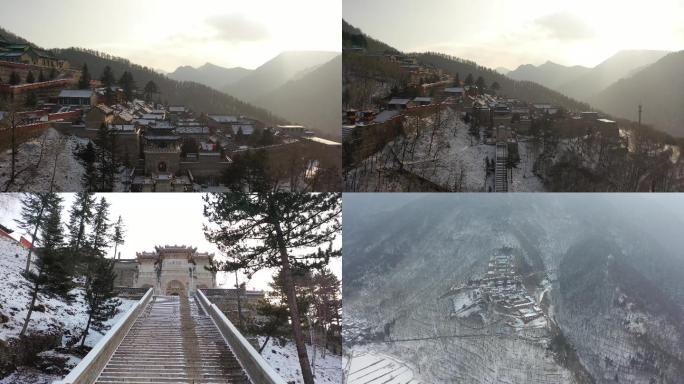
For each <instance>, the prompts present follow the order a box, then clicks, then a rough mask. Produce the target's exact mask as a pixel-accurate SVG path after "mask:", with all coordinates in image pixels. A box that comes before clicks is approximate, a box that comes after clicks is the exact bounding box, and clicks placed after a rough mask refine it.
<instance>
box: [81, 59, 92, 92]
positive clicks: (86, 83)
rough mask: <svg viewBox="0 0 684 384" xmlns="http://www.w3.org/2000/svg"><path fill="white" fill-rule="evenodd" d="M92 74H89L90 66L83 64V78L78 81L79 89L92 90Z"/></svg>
mask: <svg viewBox="0 0 684 384" xmlns="http://www.w3.org/2000/svg"><path fill="white" fill-rule="evenodd" d="M90 80H91V77H90V72H88V64H83V68H82V69H81V78H80V79H79V80H78V89H89V88H90Z"/></svg>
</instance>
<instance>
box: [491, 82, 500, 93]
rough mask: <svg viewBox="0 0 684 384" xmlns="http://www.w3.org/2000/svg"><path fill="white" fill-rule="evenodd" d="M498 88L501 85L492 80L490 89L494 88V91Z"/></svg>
mask: <svg viewBox="0 0 684 384" xmlns="http://www.w3.org/2000/svg"><path fill="white" fill-rule="evenodd" d="M499 89H501V85H500V84H499V83H498V82H496V81H495V82H493V83H492V90H494V91H495V92H496V91H498V90H499Z"/></svg>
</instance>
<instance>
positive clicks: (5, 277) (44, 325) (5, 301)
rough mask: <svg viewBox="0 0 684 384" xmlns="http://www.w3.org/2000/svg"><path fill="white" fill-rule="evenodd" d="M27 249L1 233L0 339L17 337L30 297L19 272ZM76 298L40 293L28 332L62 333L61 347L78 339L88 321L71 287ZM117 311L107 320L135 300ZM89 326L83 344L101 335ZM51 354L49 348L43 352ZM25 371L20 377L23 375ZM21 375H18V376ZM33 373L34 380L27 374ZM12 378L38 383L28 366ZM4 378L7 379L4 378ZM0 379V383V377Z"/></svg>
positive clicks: (71, 362) (70, 363)
mask: <svg viewBox="0 0 684 384" xmlns="http://www.w3.org/2000/svg"><path fill="white" fill-rule="evenodd" d="M26 256H27V250H26V249H24V248H23V247H21V246H20V245H19V244H18V243H16V242H14V241H12V240H9V239H7V238H4V237H0V314H2V315H3V316H0V318H2V319H3V320H5V319H6V321H4V323H2V324H0V340H1V341H4V342H8V341H10V339H13V338H17V337H18V336H19V333H20V331H21V327H22V325H23V322H24V319H25V318H26V313H27V306H28V304H29V301H30V296H29V290H28V288H27V287H26V286H25V284H24V282H25V279H24V278H23V277H22V276H21V273H22V271H23V270H24V268H25V266H26ZM74 293H75V294H76V301H75V302H73V303H70V304H67V303H65V302H63V301H61V300H58V299H54V298H48V297H44V296H40V297H39V300H38V301H37V302H36V306H37V307H38V308H37V309H36V310H34V311H33V314H32V315H31V320H30V322H29V326H28V331H27V333H28V334H44V335H57V336H60V335H61V344H62V347H65V346H67V345H70V344H72V343H74V342H75V341H77V340H78V339H79V337H80V335H81V334H82V332H83V329H84V328H85V325H86V321H87V314H86V307H85V304H84V302H83V292H82V291H81V290H74ZM121 301H122V303H121V306H119V308H118V313H117V315H116V316H115V317H114V318H112V319H111V320H109V321H108V322H107V324H108V325H112V324H115V323H116V322H117V321H118V320H119V319H120V317H121V316H122V315H123V314H124V313H125V312H126V311H127V310H128V309H129V308H130V307H131V306H132V305H133V304H134V303H135V302H136V301H134V300H121ZM105 332H106V331H103V333H99V332H97V331H96V330H93V329H92V328H91V332H89V335H88V337H87V338H86V345H88V346H91V347H92V346H94V345H95V343H97V341H98V340H99V339H100V338H101V337H102V336H103V335H104V333H105ZM44 353H47V354H50V353H51V352H49V351H47V352H44ZM61 357H64V358H66V359H68V364H67V367H73V366H75V365H76V364H78V362H79V361H80V358H78V357H76V356H73V355H68V354H64V355H62V356H61ZM24 374H25V375H27V376H26V377H23V375H24ZM19 376H21V379H19V378H18V377H19ZM32 376H36V377H37V378H36V379H35V381H33V379H30V377H32ZM10 378H12V379H11V380H12V381H5V382H8V383H9V382H14V383H17V382H22V383H27V384H29V383H33V382H36V383H40V382H41V381H40V380H42V379H41V378H40V374H39V373H38V372H36V371H33V370H31V369H21V372H18V373H16V374H14V375H12V376H10ZM5 380H10V379H9V378H6V379H5ZM0 383H3V381H2V380H0Z"/></svg>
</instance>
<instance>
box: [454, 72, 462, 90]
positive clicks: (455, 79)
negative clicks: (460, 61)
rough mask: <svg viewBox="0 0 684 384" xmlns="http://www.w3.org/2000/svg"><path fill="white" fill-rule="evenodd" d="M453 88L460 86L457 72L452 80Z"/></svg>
mask: <svg viewBox="0 0 684 384" xmlns="http://www.w3.org/2000/svg"><path fill="white" fill-rule="evenodd" d="M454 86H456V87H460V86H461V78H460V77H459V75H458V72H456V77H455V78H454Z"/></svg>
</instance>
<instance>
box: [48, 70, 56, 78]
mask: <svg viewBox="0 0 684 384" xmlns="http://www.w3.org/2000/svg"><path fill="white" fill-rule="evenodd" d="M56 78H57V70H56V69H54V68H52V69H51V70H50V76H49V79H50V80H54V79H56Z"/></svg>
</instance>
